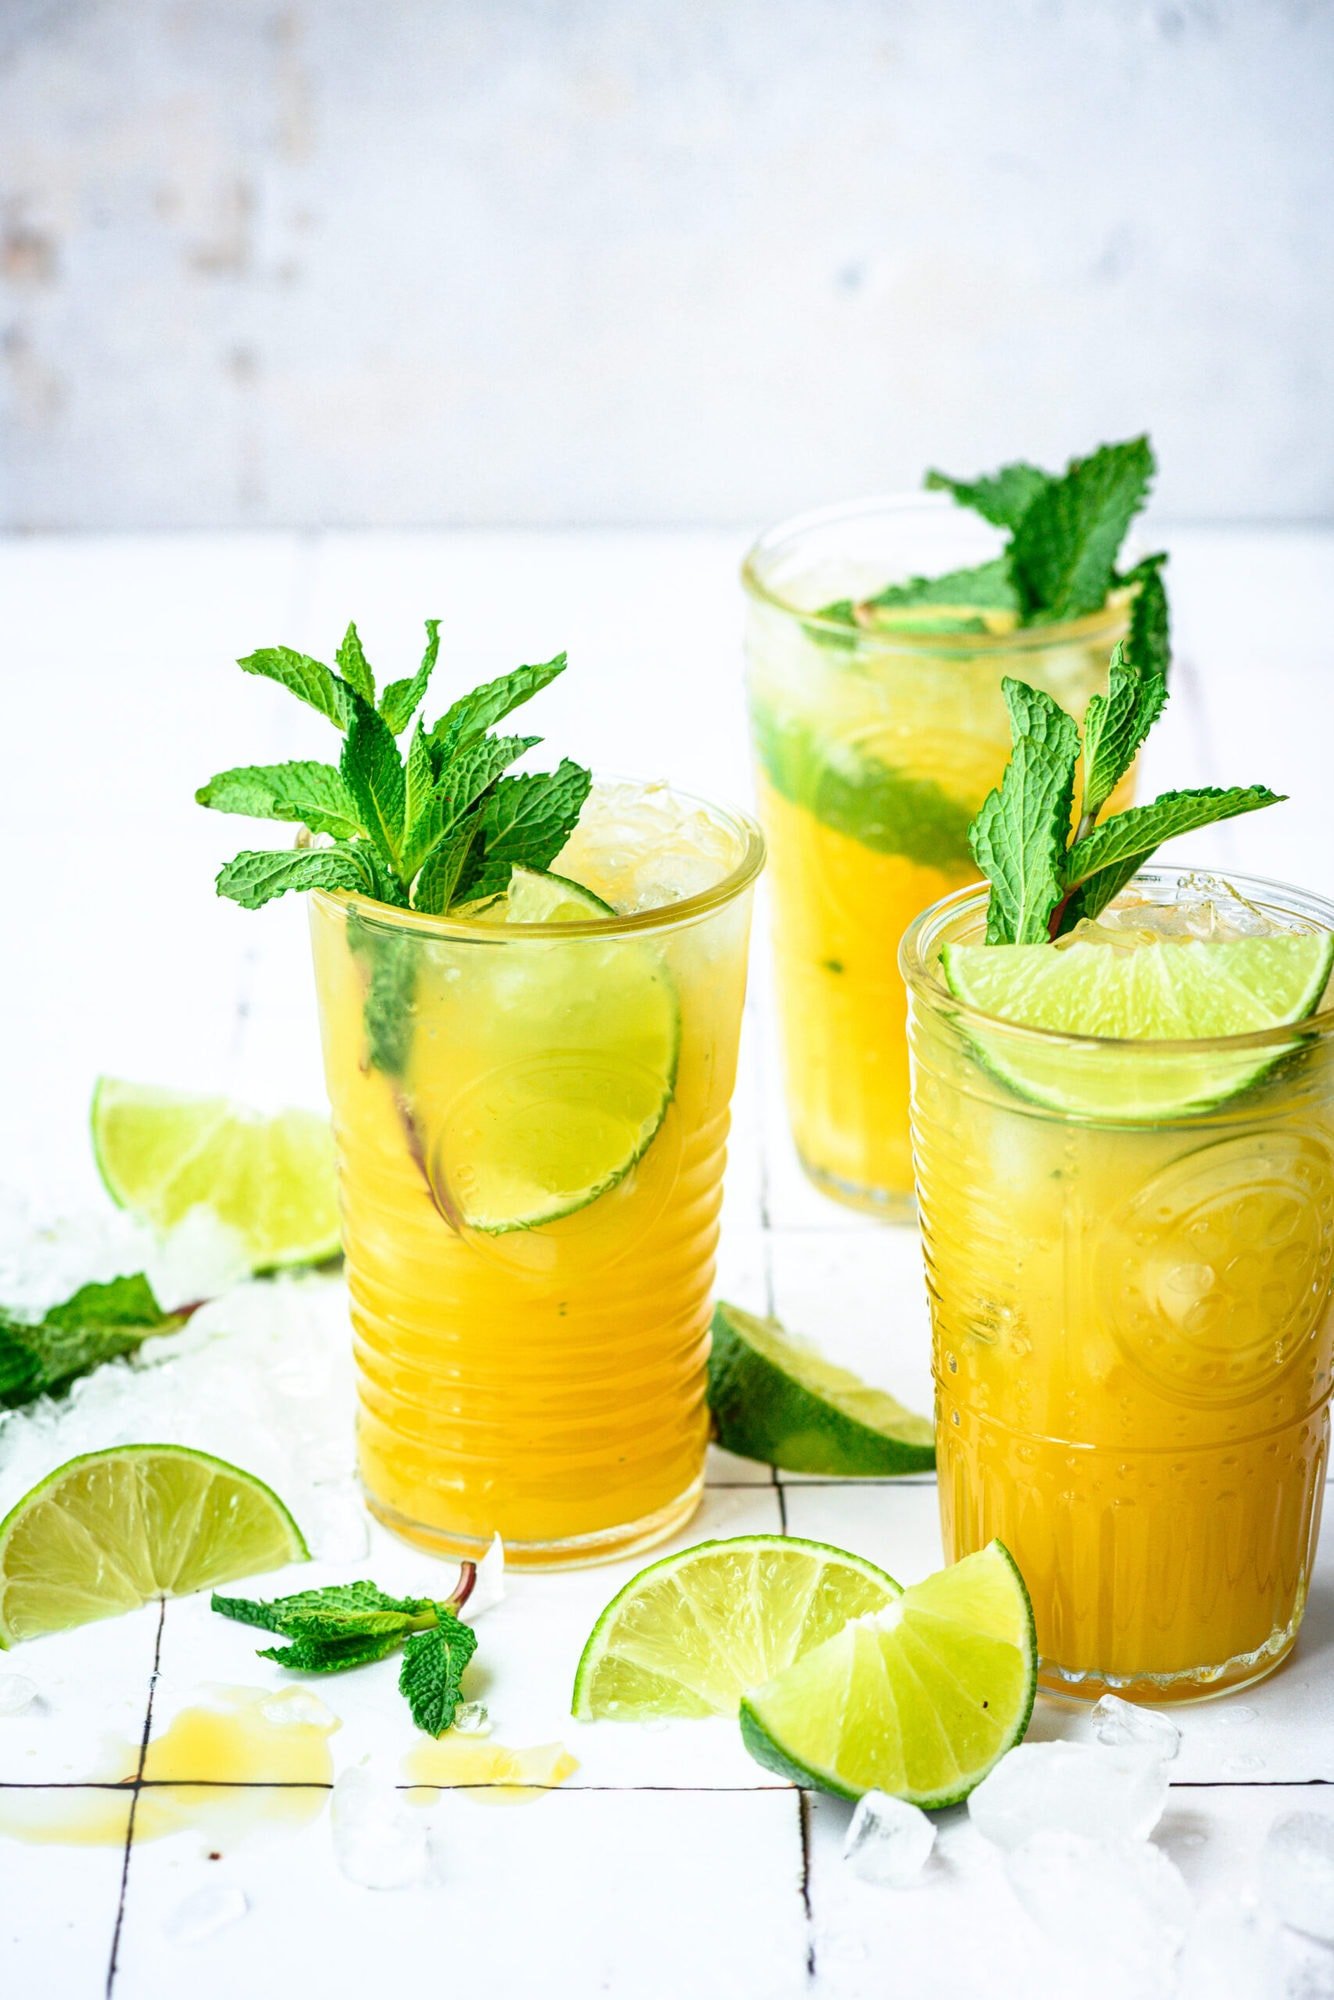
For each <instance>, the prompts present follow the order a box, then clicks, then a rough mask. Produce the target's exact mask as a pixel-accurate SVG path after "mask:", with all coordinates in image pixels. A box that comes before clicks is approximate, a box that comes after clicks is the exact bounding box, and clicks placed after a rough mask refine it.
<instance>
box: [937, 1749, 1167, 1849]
mask: <svg viewBox="0 0 1334 2000" xmlns="http://www.w3.org/2000/svg"><path fill="white" fill-rule="evenodd" d="M1166 1803H1167V1772H1166V1768H1165V1766H1164V1763H1163V1759H1162V1757H1161V1755H1160V1754H1159V1753H1158V1752H1156V1751H1154V1750H1150V1749H1146V1748H1145V1747H1144V1746H1143V1745H1140V1744H1126V1745H1123V1746H1120V1747H1117V1748H1112V1747H1108V1746H1104V1745H1103V1744H1100V1743H1021V1744H1020V1745H1019V1747H1018V1749H1017V1750H1011V1751H1010V1752H1009V1753H1008V1755H1006V1756H1004V1757H1002V1758H1001V1761H1000V1763H999V1764H997V1766H996V1768H995V1770H994V1771H992V1772H991V1773H990V1775H989V1776H988V1777H985V1778H984V1779H983V1780H982V1783H981V1784H980V1785H979V1786H978V1788H977V1790H976V1791H975V1792H974V1793H973V1795H972V1797H971V1798H970V1799H969V1801H968V1812H969V1816H970V1818H971V1819H972V1821H973V1824H974V1825H975V1826H976V1827H977V1829H978V1832H979V1833H981V1834H983V1835H984V1836H985V1837H986V1839H988V1840H990V1841H992V1842H993V1843H994V1844H995V1845H996V1846H997V1847H1018V1846H1019V1845H1020V1844H1021V1843H1022V1842H1023V1841H1026V1840H1028V1839H1030V1838H1031V1837H1032V1836H1033V1835H1034V1834H1038V1833H1044V1832H1050V1831H1052V1830H1053V1829H1060V1830H1061V1831H1063V1832H1066V1833H1078V1834H1087V1835H1090V1836H1099V1837H1104V1838H1107V1839H1117V1838H1121V1839H1129V1840H1144V1839H1146V1838H1147V1836H1148V1835H1149V1834H1150V1833H1151V1832H1152V1831H1153V1829H1154V1827H1155V1826H1156V1825H1157V1824H1158V1820H1159V1818H1160V1816H1161V1814H1162V1810H1163V1807H1164V1805H1165V1804H1166Z"/></svg>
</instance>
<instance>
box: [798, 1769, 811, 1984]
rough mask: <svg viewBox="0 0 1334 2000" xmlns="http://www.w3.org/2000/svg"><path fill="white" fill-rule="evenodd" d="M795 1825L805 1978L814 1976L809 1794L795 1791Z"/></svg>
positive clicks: (809, 1979)
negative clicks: (798, 1835)
mask: <svg viewBox="0 0 1334 2000" xmlns="http://www.w3.org/2000/svg"><path fill="white" fill-rule="evenodd" d="M797 1825H798V1827H799V1829H800V1832H801V1907H802V1910H803V1911H804V1912H805V1916H806V1978H807V1980H808V1981H811V1980H813V1979H814V1978H815V1916H814V1912H813V1910H812V1908H811V1795H810V1793H809V1792H806V1791H800V1790H799V1791H798V1793H797Z"/></svg>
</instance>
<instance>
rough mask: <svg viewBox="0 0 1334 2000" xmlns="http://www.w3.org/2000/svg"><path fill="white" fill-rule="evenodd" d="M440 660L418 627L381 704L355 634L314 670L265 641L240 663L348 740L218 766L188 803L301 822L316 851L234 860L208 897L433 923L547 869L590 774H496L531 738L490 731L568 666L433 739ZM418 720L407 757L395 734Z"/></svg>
mask: <svg viewBox="0 0 1334 2000" xmlns="http://www.w3.org/2000/svg"><path fill="white" fill-rule="evenodd" d="M439 649H440V631H439V621H438V620H437V619H433V618H432V619H428V620H427V621H426V650H425V653H424V654H423V657H422V662H421V665H420V667H419V668H418V669H417V671H416V672H415V673H414V674H412V675H411V676H408V677H405V678H404V679H402V680H396V681H391V682H390V683H389V685H388V686H387V687H386V688H385V689H384V690H383V692H382V693H381V694H380V695H379V698H378V701H377V697H376V680H375V673H374V670H373V669H372V667H371V664H370V662H369V660H368V659H367V658H366V653H365V649H364V648H363V646H362V643H361V638H360V635H359V634H358V632H357V628H356V626H355V625H349V626H348V628H347V631H346V633H345V634H344V636H343V639H342V642H341V643H340V645H339V647H338V652H337V656H336V658H337V666H338V671H337V672H336V673H335V672H334V670H333V669H332V668H331V667H328V666H326V665H325V664H324V663H323V661H320V660H316V659H312V658H311V657H310V656H309V655H308V654H305V653H299V652H295V651H294V650H293V649H292V648H291V647H288V646H271V647H267V648H264V649H262V650H261V651H259V652H256V653H251V654H250V655H249V656H248V657H247V658H246V659H244V660H242V661H241V662H240V663H239V664H240V666H241V668H242V670H243V671H244V672H246V673H252V674H260V675H262V676H264V677H265V678H266V679H269V680H272V681H276V682H277V683H278V685H279V686H281V687H285V688H287V689H288V691H289V692H290V693H292V694H294V695H296V696H297V697H298V699H300V700H301V701H304V702H305V703H307V705H308V706H309V707H311V708H313V709H315V710H316V711H317V713H319V714H320V715H323V716H324V717H325V718H326V720H327V721H330V722H332V723H333V725H334V727H335V728H336V729H338V730H340V731H341V732H342V734H343V742H342V746H341V749H340V754H339V759H338V763H337V765H336V766H334V765H332V764H322V763H316V762H312V761H309V760H304V759H303V760H300V761H295V762H292V763H288V764H254V765H246V766H241V767H239V768H237V769H234V770H228V771H221V772H219V773H218V775H217V776H216V777H214V778H212V779H210V781H209V782H208V784H206V785H203V786H201V787H200V789H199V791H198V792H196V794H195V797H196V799H197V800H198V802H199V804H200V805H204V806H211V807H212V808H213V809H214V811H217V812H227V813H242V814H245V815H247V816H248V817H250V818H255V819H271V820H279V821H285V822H287V823H289V824H292V825H297V826H304V827H305V828H306V829H307V830H308V831H309V832H310V833H311V834H313V835H317V836H319V837H320V838H321V840H322V841H323V842H324V844H323V845H321V846H319V847H315V848H307V849H304V850H292V849H287V850H282V849H280V850H278V851H277V852H265V851H257V850H246V851H245V852H243V853H241V854H238V855H236V856H235V857H234V858H233V859H232V860H231V861H229V862H228V863H227V864H226V866H225V867H224V868H223V869H222V871H221V873H220V874H219V876H218V880H217V887H218V893H219V894H220V895H223V896H227V897H230V898H231V899H232V901H234V902H237V903H240V904H241V905H242V906H243V907H244V908H246V909H259V908H260V907H261V906H262V905H263V904H264V903H267V902H270V901H271V900H272V899H273V898H274V897H275V896H281V895H284V894H286V893H287V892H288V891H289V890H305V889H335V890H346V891H350V892H353V893H357V894H360V895H363V896H366V897H369V898H371V899H373V900H374V901H377V902H382V903H388V904H391V905H392V906H394V907H396V908H399V909H408V908H411V909H418V910H423V911H428V912H430V913H431V914H434V915H440V914H443V913H445V912H447V911H448V910H449V909H450V908H451V907H453V906H454V905H455V904H456V903H459V902H463V901H466V900H468V899H470V898H472V897H474V896H478V895H486V894H491V893H494V892H495V891H497V890H500V889H503V888H504V887H505V886H506V884H507V883H508V881H509V876H510V871H511V869H512V868H513V867H515V866H516V865H517V866H521V867H526V868H547V867H549V866H550V865H551V863H552V861H554V859H555V858H556V856H557V854H558V853H559V852H560V850H561V848H562V847H563V846H564V845H565V842H566V841H567V840H568V838H569V836H570V834H571V832H572V831H573V829H574V826H575V823H576V821H577V820H578V817H579V814H580V811H581V810H582V807H583V804H584V800H585V799H586V798H587V796H588V792H589V788H590V785H591V783H592V779H591V776H590V774H589V773H588V771H586V770H585V769H584V768H583V767H582V765H579V764H574V763H571V762H570V761H569V760H568V759H567V760H565V761H564V762H563V763H562V764H561V765H560V766H559V767H558V769H556V770H555V771H548V772H527V773H524V774H523V775H522V776H519V777H514V776H506V775H504V774H505V773H506V772H507V771H508V769H509V766H510V765H511V764H512V763H514V762H515V761H516V760H517V759H518V758H519V757H521V756H523V754H524V753H525V752H526V751H528V750H531V749H532V748H533V747H534V746H535V745H536V744H537V743H539V742H540V741H541V739H540V738H539V737H536V736H509V737H501V736H496V735H493V734H491V733H490V732H491V729H492V725H493V724H495V723H497V722H499V721H501V720H502V719H503V718H504V717H505V716H506V715H508V714H509V713H510V712H511V710H513V709H515V708H517V707H519V706H520V705H521V704H522V703H523V702H526V701H528V700H530V699H531V698H532V696H533V695H535V694H537V693H538V692H539V691H540V690H541V689H542V688H543V687H546V686H547V685H548V684H549V683H550V682H551V681H553V680H554V679H555V678H556V676H557V675H558V674H560V673H563V672H564V670H565V664H566V661H565V655H564V654H563V653H560V654H557V656H556V657H555V659H553V660H548V661H545V662H543V663H542V664H540V665H535V666H523V667H519V668H516V669H515V671H514V672H513V673H510V674H504V675H502V676H501V677H500V678H499V679H497V680H494V681H488V682H487V683H486V684H485V685H484V686H482V687H479V688H474V689H473V690H472V691H471V692H470V693H468V694H465V695H463V696H461V697H460V698H459V699H458V700H457V701H455V702H454V703H453V704H452V706H451V707H449V708H448V709H447V710H446V711H445V713H444V714H443V715H442V716H441V717H440V719H439V720H438V721H437V722H436V723H434V724H433V725H432V726H431V727H430V728H429V729H428V728H427V727H426V726H425V725H424V724H423V723H422V722H421V720H420V718H419V717H418V710H419V709H420V707H421V705H422V703H423V702H424V701H425V699H426V695H427V691H428V688H429V685H430V681H431V676H432V674H433V672H434V670H435V665H436V661H437V658H438V655H439ZM414 719H416V728H415V729H414V730H413V733H412V737H411V740H410V743H409V746H408V750H407V754H406V757H405V756H404V753H403V751H402V750H401V749H400V747H399V743H398V738H399V737H400V736H402V735H403V733H404V732H405V731H406V730H407V729H409V728H410V727H411V725H412V723H413V721H414Z"/></svg>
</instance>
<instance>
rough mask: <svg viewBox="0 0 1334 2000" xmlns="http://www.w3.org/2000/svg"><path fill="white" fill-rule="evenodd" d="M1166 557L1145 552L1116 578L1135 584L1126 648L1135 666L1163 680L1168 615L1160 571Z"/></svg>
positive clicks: (1169, 635)
mask: <svg viewBox="0 0 1334 2000" xmlns="http://www.w3.org/2000/svg"><path fill="white" fill-rule="evenodd" d="M1166 561H1167V557H1166V556H1165V555H1156V556H1145V558H1144V560H1143V562H1139V563H1136V565H1135V567H1134V569H1132V570H1127V572H1126V574H1125V575H1124V576H1123V577H1121V578H1119V579H1118V581H1119V582H1121V583H1122V584H1131V585H1133V586H1134V588H1135V595H1134V598H1133V600H1132V602H1131V606H1130V636H1129V639H1128V641H1127V644H1126V651H1127V652H1128V653H1129V655H1130V658H1131V659H1132V660H1133V661H1134V662H1135V665H1136V666H1138V667H1140V668H1141V669H1142V670H1143V671H1144V672H1146V673H1153V674H1158V675H1159V676H1160V677H1161V679H1162V680H1163V682H1164V684H1166V681H1167V669H1168V667H1169V666H1170V664H1171V659H1172V632H1171V619H1170V617H1169V615H1168V609H1167V588H1166V585H1165V584H1164V582H1163V574H1162V572H1163V564H1164V563H1165V562H1166Z"/></svg>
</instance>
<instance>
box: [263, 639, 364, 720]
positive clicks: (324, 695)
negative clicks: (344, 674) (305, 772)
mask: <svg viewBox="0 0 1334 2000" xmlns="http://www.w3.org/2000/svg"><path fill="white" fill-rule="evenodd" d="M236 664H237V666H238V667H240V669H241V671H242V673H244V674H262V675H263V676H264V678H265V679H266V680H270V681H277V683H278V685H279V687H285V688H287V689H288V690H289V692H290V693H292V694H294V695H296V696H297V697H298V698H299V699H300V700H301V701H304V702H309V704H310V706H311V707H312V708H314V709H318V711H319V713H320V714H321V715H324V716H327V717H328V719H329V721H330V722H332V723H334V724H335V725H336V726H337V727H338V728H339V729H346V728H347V725H348V721H349V719H350V717H351V714H352V700H351V690H350V689H349V688H348V686H347V685H346V683H345V682H343V681H340V680H339V679H338V677H337V676H336V675H335V674H332V673H331V672H330V671H329V669H328V667H326V666H325V665H324V664H323V662H322V661H320V660H312V659H311V658H310V656H309V654H307V653H295V652H293V650H292V648H291V647H290V646H264V647H262V648H261V649H260V651H259V652H257V653H250V654H248V655H247V657H246V658H245V659H244V660H238V661H237V663H236Z"/></svg>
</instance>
